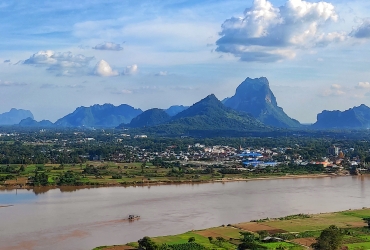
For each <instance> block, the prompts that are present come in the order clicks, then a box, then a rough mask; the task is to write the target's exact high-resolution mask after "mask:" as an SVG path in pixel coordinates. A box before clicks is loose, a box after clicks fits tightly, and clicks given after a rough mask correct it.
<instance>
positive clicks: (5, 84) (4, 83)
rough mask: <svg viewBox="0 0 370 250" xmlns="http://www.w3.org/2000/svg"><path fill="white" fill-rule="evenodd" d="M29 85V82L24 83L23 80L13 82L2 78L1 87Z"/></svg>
mask: <svg viewBox="0 0 370 250" xmlns="http://www.w3.org/2000/svg"><path fill="white" fill-rule="evenodd" d="M27 85H28V84H27V83H22V82H12V81H3V80H0V87H23V86H27Z"/></svg>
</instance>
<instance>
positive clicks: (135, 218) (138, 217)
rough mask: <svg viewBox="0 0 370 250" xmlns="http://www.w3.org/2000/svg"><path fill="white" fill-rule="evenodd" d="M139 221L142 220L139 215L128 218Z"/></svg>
mask: <svg viewBox="0 0 370 250" xmlns="http://www.w3.org/2000/svg"><path fill="white" fill-rule="evenodd" d="M138 219H140V216H139V215H132V214H130V215H129V216H128V220H138Z"/></svg>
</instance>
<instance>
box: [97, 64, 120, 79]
mask: <svg viewBox="0 0 370 250" xmlns="http://www.w3.org/2000/svg"><path fill="white" fill-rule="evenodd" d="M94 74H95V75H98V76H117V75H119V74H118V72H117V71H115V70H113V69H112V67H111V66H110V65H109V63H107V62H106V61H104V60H100V61H99V62H98V63H97V64H96V66H95V69H94Z"/></svg>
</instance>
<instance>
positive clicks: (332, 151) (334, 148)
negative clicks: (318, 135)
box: [328, 145, 339, 156]
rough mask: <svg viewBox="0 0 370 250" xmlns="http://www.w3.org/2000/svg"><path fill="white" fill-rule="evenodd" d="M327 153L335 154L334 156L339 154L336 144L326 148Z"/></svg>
mask: <svg viewBox="0 0 370 250" xmlns="http://www.w3.org/2000/svg"><path fill="white" fill-rule="evenodd" d="M328 154H329V155H335V156H338V155H339V148H338V147H336V146H334V145H333V146H331V147H330V148H328Z"/></svg>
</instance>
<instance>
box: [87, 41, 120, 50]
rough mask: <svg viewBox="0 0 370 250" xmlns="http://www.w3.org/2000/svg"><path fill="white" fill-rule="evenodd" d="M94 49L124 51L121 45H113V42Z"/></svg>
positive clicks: (99, 45)
mask: <svg viewBox="0 0 370 250" xmlns="http://www.w3.org/2000/svg"><path fill="white" fill-rule="evenodd" d="M93 49H96V50H114V51H120V50H123V48H122V47H121V45H120V44H117V43H112V42H105V43H101V44H98V45H96V46H94V47H93Z"/></svg>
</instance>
